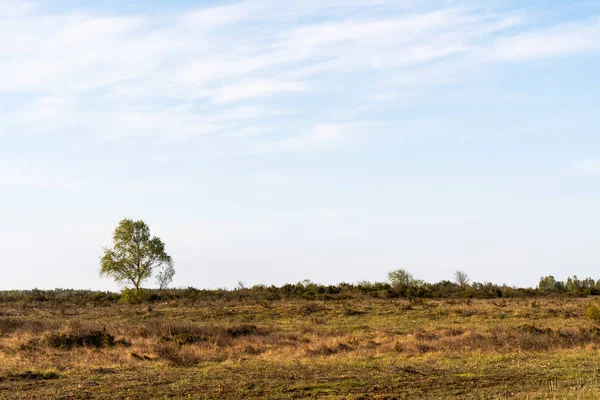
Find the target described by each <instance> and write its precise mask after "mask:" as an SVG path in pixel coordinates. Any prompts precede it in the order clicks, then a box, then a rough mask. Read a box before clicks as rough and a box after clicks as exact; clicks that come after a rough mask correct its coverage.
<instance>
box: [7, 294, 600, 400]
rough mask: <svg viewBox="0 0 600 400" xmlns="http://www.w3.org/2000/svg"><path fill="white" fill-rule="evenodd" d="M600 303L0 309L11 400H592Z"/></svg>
mask: <svg viewBox="0 0 600 400" xmlns="http://www.w3.org/2000/svg"><path fill="white" fill-rule="evenodd" d="M595 302H596V301H595V300H594V299H592V298H541V299H532V298H522V299H519V298H512V299H490V300H484V299H479V300H470V299H456V300H450V299H446V300H418V301H409V300H404V299H346V300H328V301H315V300H274V301H269V300H264V299H263V300H227V301H202V302H194V303H185V302H181V301H177V302H170V303H169V302H166V303H158V304H157V303H153V304H150V305H148V304H143V305H126V304H111V305H105V306H98V305H92V304H89V305H86V304H79V305H75V304H69V303H52V302H44V303H30V302H22V303H18V302H12V303H5V304H0V398H2V399H54V398H56V399H108V398H111V399H113V398H114V399H188V398H192V399H217V398H223V399H242V398H244V399H250V398H256V399H300V398H319V399H435V398H440V399H445V398H460V399H505V398H523V399H562V398H573V399H594V398H600V380H599V377H600V328H599V327H598V324H597V323H596V322H594V321H592V320H590V319H589V318H586V308H588V306H589V304H595Z"/></svg>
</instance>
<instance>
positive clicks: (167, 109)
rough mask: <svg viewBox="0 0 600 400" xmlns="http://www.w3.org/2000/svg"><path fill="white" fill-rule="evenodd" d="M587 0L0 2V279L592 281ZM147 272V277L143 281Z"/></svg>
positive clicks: (106, 286)
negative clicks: (116, 267) (115, 256)
mask: <svg viewBox="0 0 600 400" xmlns="http://www.w3.org/2000/svg"><path fill="white" fill-rule="evenodd" d="M598 71H600V3H599V2H597V1H584V0H579V1H569V2H567V1H563V0H545V1H541V0H519V1H513V0H495V1H494V0H490V1H485V2H482V1H461V0H438V1H429V0H422V1H402V0H319V1H317V0H303V1H296V2H284V1H273V0H248V1H241V2H224V1H184V0H172V1H168V2H165V1H158V0H144V1H142V0H129V1H122V0H120V1H116V0H103V1H81V0H78V1H74V0H71V1H63V0H44V1H37V2H36V1H31V2H30V1H27V0H0V199H1V203H0V205H1V208H0V271H1V272H2V274H1V276H2V278H1V279H0V289H28V288H34V287H37V288H42V289H50V288H56V287H61V288H78V289H86V288H91V289H100V290H118V289H119V287H118V286H117V285H116V284H115V283H114V282H112V281H111V280H110V279H106V278H100V277H99V275H98V269H99V258H100V256H101V255H102V249H103V247H104V246H110V245H111V238H112V231H113V230H114V228H115V227H116V225H117V223H118V222H119V221H120V220H121V219H123V218H131V219H135V220H138V219H141V220H144V221H145V222H146V223H147V224H148V225H149V226H150V229H151V230H152V233H153V234H154V235H156V236H159V237H160V238H161V239H162V240H163V241H164V242H165V243H166V246H167V251H168V252H169V254H170V255H171V256H172V257H173V259H174V261H175V269H176V275H175V278H174V280H173V286H175V287H188V286H194V287H199V288H218V287H235V286H236V284H237V282H238V281H241V282H243V283H244V284H245V285H246V286H252V285H255V284H267V285H271V284H275V285H281V284H284V283H294V282H298V281H301V280H304V279H310V280H312V281H314V282H319V283H324V284H333V283H339V282H357V281H360V280H369V281H384V280H385V279H386V275H387V273H388V272H389V271H391V270H394V269H398V268H402V269H406V270H408V271H410V272H411V273H412V274H413V275H414V276H415V278H419V279H423V280H426V281H430V282H433V281H440V280H451V279H452V276H453V273H454V271H456V270H462V271H464V272H466V273H467V274H468V275H469V277H470V278H471V279H472V280H473V281H478V282H484V281H491V282H494V283H498V284H502V283H506V284H508V285H517V286H535V285H537V282H538V281H539V278H540V277H542V276H546V275H554V276H555V277H556V278H557V279H566V278H567V276H572V275H577V276H578V277H579V278H585V277H588V276H590V277H593V278H595V279H600V251H599V246H598V244H599V243H600V231H599V227H600V212H599V211H598V210H599V206H600V154H599V151H600V129H599V128H600V113H598V109H600V96H599V93H600V79H598V76H599V75H598ZM152 284H153V283H152V282H149V284H148V285H149V286H152Z"/></svg>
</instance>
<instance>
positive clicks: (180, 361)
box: [155, 343, 200, 368]
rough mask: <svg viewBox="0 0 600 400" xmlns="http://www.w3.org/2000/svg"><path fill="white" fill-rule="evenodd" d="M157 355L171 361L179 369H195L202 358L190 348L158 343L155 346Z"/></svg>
mask: <svg viewBox="0 0 600 400" xmlns="http://www.w3.org/2000/svg"><path fill="white" fill-rule="evenodd" d="M155 351H156V355H157V356H158V357H160V358H162V359H164V360H167V361H169V362H170V363H171V364H172V365H174V366H177V367H186V368H190V367H194V366H196V365H198V363H199V362H200V357H198V356H197V355H196V353H195V352H194V351H193V350H192V349H190V348H189V347H183V346H177V345H175V344H173V343H158V344H156V346H155Z"/></svg>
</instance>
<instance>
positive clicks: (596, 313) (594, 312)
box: [585, 302, 600, 322]
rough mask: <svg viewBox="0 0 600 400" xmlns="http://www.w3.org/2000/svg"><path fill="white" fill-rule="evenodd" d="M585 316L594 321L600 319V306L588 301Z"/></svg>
mask: <svg viewBox="0 0 600 400" xmlns="http://www.w3.org/2000/svg"><path fill="white" fill-rule="evenodd" d="M585 316H586V317H587V318H588V319H591V320H592V321H596V322H598V321H600V307H598V305H597V304H596V303H593V302H590V303H588V305H587V307H586V308H585Z"/></svg>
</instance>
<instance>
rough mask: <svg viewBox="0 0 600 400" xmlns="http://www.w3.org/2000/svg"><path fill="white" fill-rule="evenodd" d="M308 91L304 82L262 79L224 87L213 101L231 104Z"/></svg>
mask: <svg viewBox="0 0 600 400" xmlns="http://www.w3.org/2000/svg"><path fill="white" fill-rule="evenodd" d="M306 90H307V85H306V84H304V83H303V82H284V81H276V80H268V79H261V80H254V81H248V82H242V83H238V84H233V85H228V86H224V87H222V88H220V89H218V90H217V92H216V94H215V95H214V96H213V99H214V101H215V102H217V103H230V102H234V101H238V100H244V99H248V98H255V97H264V96H272V95H275V94H281V93H298V92H305V91H306Z"/></svg>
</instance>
